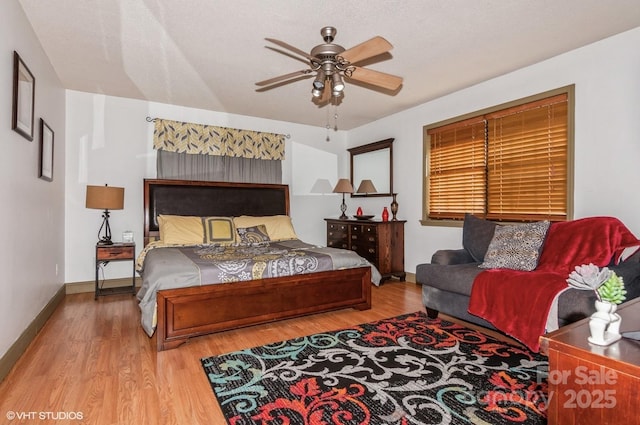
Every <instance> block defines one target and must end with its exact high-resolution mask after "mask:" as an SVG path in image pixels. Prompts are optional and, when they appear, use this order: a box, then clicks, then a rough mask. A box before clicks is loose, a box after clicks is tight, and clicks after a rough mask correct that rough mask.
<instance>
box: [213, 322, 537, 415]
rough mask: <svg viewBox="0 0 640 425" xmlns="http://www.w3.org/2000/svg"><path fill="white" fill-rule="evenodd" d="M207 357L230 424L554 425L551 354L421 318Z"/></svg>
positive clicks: (312, 336)
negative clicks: (549, 411)
mask: <svg viewBox="0 0 640 425" xmlns="http://www.w3.org/2000/svg"><path fill="white" fill-rule="evenodd" d="M201 361H202V366H203V368H204V371H205V373H206V375H207V378H208V379H209V381H210V383H211V387H212V389H213V392H214V394H215V396H216V398H217V400H218V403H219V404H220V406H221V408H222V411H223V413H224V415H225V417H226V418H227V421H228V423H229V424H230V425H244V424H269V425H276V424H278V425H281V424H282V425H297V424H300V425H303V424H304V425H307V424H308V425H311V424H341V425H343V424H374V425H379V424H397V425H407V424H482V425H485V424H492V425H493V424H511V423H519V424H546V422H547V421H546V401H547V398H546V397H547V380H546V377H547V369H548V363H547V358H546V357H544V356H541V355H539V354H535V353H532V352H530V351H528V350H526V349H523V348H520V347H518V346H516V345H510V344H507V343H505V342H502V341H500V340H497V339H494V338H492V337H489V336H486V335H484V334H482V333H480V332H477V331H474V330H471V329H467V328H465V327H463V326H460V325H457V324H454V323H451V322H447V321H444V320H440V319H429V318H428V317H427V316H426V315H425V314H423V313H421V312H416V313H412V314H408V315H404V316H400V317H394V318H391V319H385V320H381V321H378V322H374V323H367V324H363V325H359V326H354V327H353V328H350V329H343V330H339V331H335V332H327V333H322V334H316V335H311V336H307V337H304V338H297V339H292V340H289V341H284V342H280V343H276V344H271V345H265V346H262V347H256V348H251V349H246V350H242V351H236V352H233V353H228V354H224V355H220V356H212V357H208V358H204V359H202V360H201Z"/></svg>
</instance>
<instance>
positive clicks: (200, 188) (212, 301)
mask: <svg viewBox="0 0 640 425" xmlns="http://www.w3.org/2000/svg"><path fill="white" fill-rule="evenodd" d="M289 212H290V211H289V188H288V186H287V185H274V184H253V183H226V182H201V181H185V180H159V179H145V180H144V244H145V247H147V245H148V244H150V243H152V242H153V241H157V240H159V238H160V228H159V216H160V215H163V216H165V215H175V216H192V217H207V216H221V217H238V216H279V215H285V216H288V215H289ZM285 243H292V242H287V241H285ZM148 248H152V247H151V246H149V247H147V249H148ZM327 249H330V248H327ZM153 251H156V252H163V251H164V248H162V249H157V250H153ZM151 252H152V251H149V252H148V253H147V254H146V256H147V259H146V260H145V261H150V259H149V257H151ZM166 252H168V251H166ZM364 261H365V265H363V264H360V265H358V266H353V267H352V266H350V267H349V268H341V269H339V270H327V271H319V272H312V273H305V274H300V275H294V276H280V277H268V278H260V279H254V280H249V281H232V282H223V283H210V282H207V281H206V280H205V278H204V277H202V276H204V274H202V276H201V278H200V283H198V284H196V286H185V285H186V284H184V285H183V284H180V283H179V282H178V286H185V287H177V288H171V289H158V290H156V291H155V292H154V295H153V296H154V298H155V302H156V305H157V308H156V310H155V314H156V316H155V317H154V321H155V322H156V324H155V338H156V343H157V350H158V351H162V350H167V349H172V348H176V347H178V346H180V345H181V344H183V343H185V342H186V341H187V340H189V339H190V338H193V337H197V336H201V335H207V334H211V333H215V332H219V331H224V330H229V329H234V328H239V327H244V326H250V325H256V324H261V323H267V322H271V321H275V320H280V319H285V318H293V317H298V316H303V315H308V314H313V313H320V312H326V311H331V310H338V309H345V308H354V309H357V310H366V309H370V308H371V285H372V273H373V274H374V275H376V274H377V270H375V268H373V267H372V266H371V265H366V264H368V263H367V262H366V260H364ZM147 269H148V268H147V267H146V266H145V267H144V268H143V270H142V272H141V275H142V277H143V288H142V289H141V291H140V292H139V297H138V298H139V299H140V294H141V293H142V292H145V291H148V289H147V288H145V285H146V284H145V273H146V270H147ZM161 274H162V273H161ZM147 280H149V279H147ZM143 316H144V312H143ZM143 320H144V317H143ZM147 333H149V332H147Z"/></svg>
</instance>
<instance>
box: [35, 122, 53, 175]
mask: <svg viewBox="0 0 640 425" xmlns="http://www.w3.org/2000/svg"><path fill="white" fill-rule="evenodd" d="M38 177H40V178H41V179H42V180H46V181H53V130H51V127H49V126H48V125H47V123H46V122H44V120H43V119H42V118H40V172H39V173H38Z"/></svg>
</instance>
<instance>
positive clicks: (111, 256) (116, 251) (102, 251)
mask: <svg viewBox="0 0 640 425" xmlns="http://www.w3.org/2000/svg"><path fill="white" fill-rule="evenodd" d="M134 251H135V247H134V246H101V247H98V248H97V249H96V259H97V260H126V259H132V258H134V256H135V253H134Z"/></svg>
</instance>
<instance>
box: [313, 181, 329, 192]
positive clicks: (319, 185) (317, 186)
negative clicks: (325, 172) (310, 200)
mask: <svg viewBox="0 0 640 425" xmlns="http://www.w3.org/2000/svg"><path fill="white" fill-rule="evenodd" d="M331 192H332V189H331V183H329V180H327V179H318V180H316V182H315V183H314V184H313V186H312V187H311V193H331Z"/></svg>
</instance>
